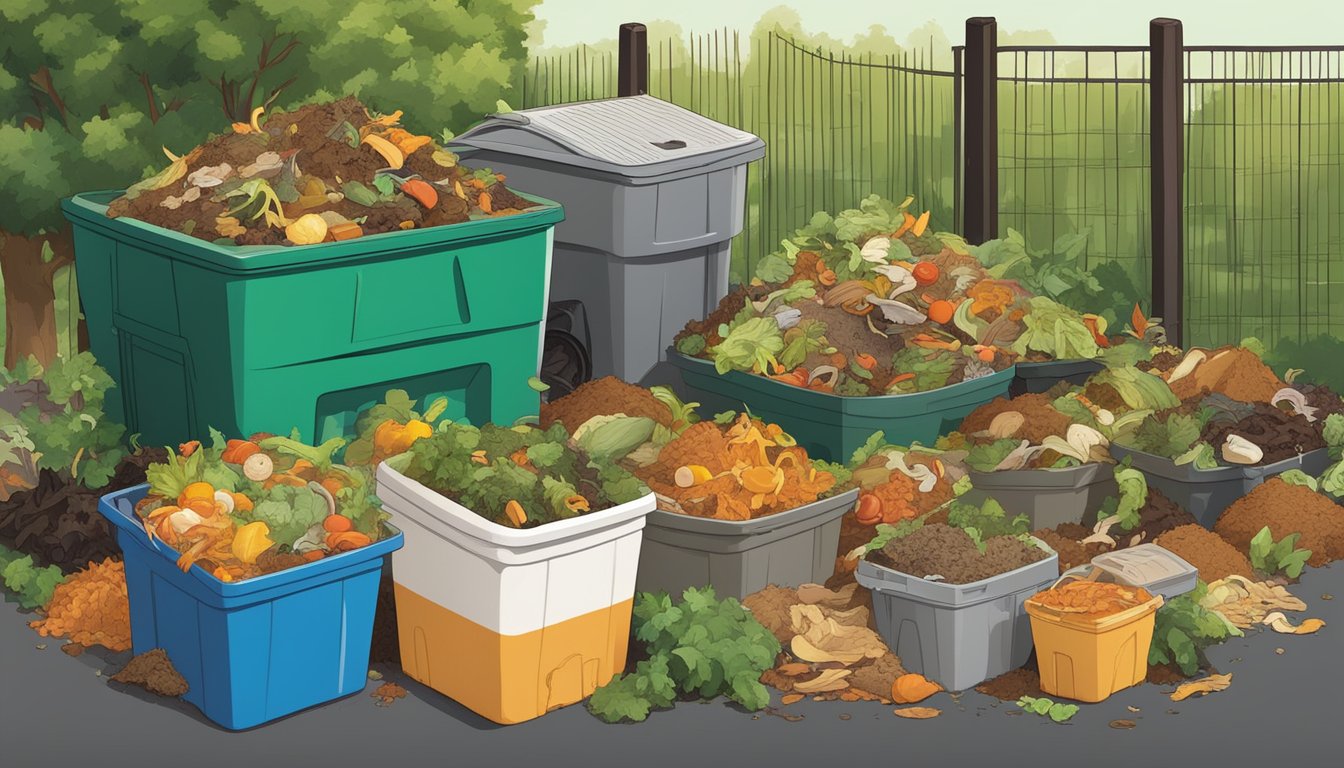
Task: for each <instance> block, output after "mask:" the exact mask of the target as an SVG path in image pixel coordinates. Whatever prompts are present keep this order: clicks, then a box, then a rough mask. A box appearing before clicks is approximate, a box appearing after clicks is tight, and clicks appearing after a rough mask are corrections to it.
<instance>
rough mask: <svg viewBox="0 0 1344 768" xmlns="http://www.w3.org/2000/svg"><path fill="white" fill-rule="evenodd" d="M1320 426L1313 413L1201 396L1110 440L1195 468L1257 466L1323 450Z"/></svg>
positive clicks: (1267, 404) (1161, 411) (1261, 403)
mask: <svg viewBox="0 0 1344 768" xmlns="http://www.w3.org/2000/svg"><path fill="white" fill-rule="evenodd" d="M1289 391H1295V390H1289ZM1324 426H1325V421H1324V420H1322V419H1320V418H1317V417H1316V416H1315V415H1314V414H1308V413H1298V412H1294V411H1292V410H1286V409H1283V408H1279V407H1276V406H1274V405H1271V404H1270V403H1268V402H1256V403H1248V402H1242V401H1237V400H1234V399H1232V398H1230V397H1229V396H1227V395H1223V394H1205V395H1202V396H1200V397H1197V398H1195V399H1193V400H1190V401H1186V402H1184V403H1181V404H1180V405H1177V406H1175V407H1172V408H1166V409H1162V410H1160V411H1159V412H1157V413H1156V414H1154V415H1152V416H1151V417H1150V418H1147V419H1145V420H1144V421H1143V422H1142V423H1140V424H1138V425H1137V426H1136V427H1135V428H1134V429H1132V430H1130V431H1127V432H1125V433H1124V434H1122V435H1118V436H1117V437H1116V439H1115V440H1116V442H1117V443H1118V444H1120V445H1123V446H1125V447H1127V448H1131V449H1134V450H1138V451H1142V452H1144V453H1149V454H1153V455H1155V456H1161V457H1164V458H1168V459H1173V460H1174V461H1175V462H1176V464H1178V465H1182V464H1191V465H1193V466H1194V468H1196V469H1212V468H1215V467H1218V466H1233V465H1235V466H1261V465H1265V464H1272V463H1274V462H1277V461H1282V460H1284V459H1290V458H1293V457H1295V456H1300V455H1302V454H1304V453H1308V452H1310V451H1314V450H1317V449H1320V448H1324V447H1326V440H1325V433H1324V431H1323V428H1324Z"/></svg>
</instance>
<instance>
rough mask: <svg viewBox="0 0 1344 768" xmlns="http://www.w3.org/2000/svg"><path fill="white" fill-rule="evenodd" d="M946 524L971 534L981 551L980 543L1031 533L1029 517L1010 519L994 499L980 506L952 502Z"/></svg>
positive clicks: (1021, 516)
mask: <svg viewBox="0 0 1344 768" xmlns="http://www.w3.org/2000/svg"><path fill="white" fill-rule="evenodd" d="M947 524H948V525H951V526H954V527H956V528H961V529H962V530H964V531H966V532H967V533H969V534H971V538H972V539H974V540H975V541H976V543H977V546H979V547H980V548H981V549H982V550H983V546H982V544H981V542H983V541H985V540H987V539H991V538H993V537H995V536H1022V535H1025V534H1028V533H1030V532H1031V518H1030V517H1029V516H1027V515H1016V516H1014V517H1011V518H1010V517H1008V513H1007V512H1006V511H1005V510H1004V508H1003V505H1001V504H999V502H998V501H996V500H994V499H985V500H984V501H982V502H981V503H980V504H969V503H966V502H961V501H954V502H952V505H951V506H950V507H948V511H947ZM972 531H974V533H972Z"/></svg>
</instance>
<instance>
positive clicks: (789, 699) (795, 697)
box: [779, 693, 807, 707]
mask: <svg viewBox="0 0 1344 768" xmlns="http://www.w3.org/2000/svg"><path fill="white" fill-rule="evenodd" d="M806 698H807V696H805V695H803V694H801V693H790V694H788V695H787V696H782V697H780V699H779V703H780V704H783V705H784V706H786V707H787V706H788V705H790V704H797V703H798V702H800V701H802V700H803V699H806Z"/></svg>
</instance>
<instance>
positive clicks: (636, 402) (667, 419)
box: [541, 376, 673, 430]
mask: <svg viewBox="0 0 1344 768" xmlns="http://www.w3.org/2000/svg"><path fill="white" fill-rule="evenodd" d="M655 390H657V391H665V390H664V388H661V387H657V388H655ZM655 390H649V389H645V388H644V387H639V386H636V385H634V384H629V383H627V382H624V381H621V380H620V379H618V378H616V377H615V376H604V377H602V378H600V379H594V380H592V381H586V382H584V383H583V384H580V385H579V386H578V388H577V389H575V390H574V391H573V392H571V393H569V394H568V395H565V396H564V397H562V398H559V399H558V400H555V401H553V402H546V403H542V404H541V428H542V429H547V428H549V427H550V426H551V425H552V424H554V423H555V422H557V421H558V422H560V423H562V424H564V425H565V428H566V429H570V430H574V429H578V428H579V427H580V426H581V425H583V423H584V422H586V421H588V420H589V419H591V418H593V417H594V416H607V415H611V414H617V413H621V414H625V415H626V416H645V417H648V418H650V419H653V420H654V421H656V422H658V423H659V424H661V425H663V426H664V427H668V428H671V427H672V426H673V417H672V410H671V409H670V408H669V407H668V405H667V403H666V402H665V401H663V400H659V399H658V396H657V394H655Z"/></svg>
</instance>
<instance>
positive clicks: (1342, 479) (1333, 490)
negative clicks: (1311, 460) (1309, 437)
mask: <svg viewBox="0 0 1344 768" xmlns="http://www.w3.org/2000/svg"><path fill="white" fill-rule="evenodd" d="M1320 482H1321V490H1322V491H1324V492H1325V493H1328V494H1330V495H1332V496H1335V497H1340V496H1344V461H1337V462H1335V463H1334V464H1331V465H1330V466H1329V467H1328V468H1327V469H1326V470H1325V473H1324V474H1322V475H1321V478H1320Z"/></svg>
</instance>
